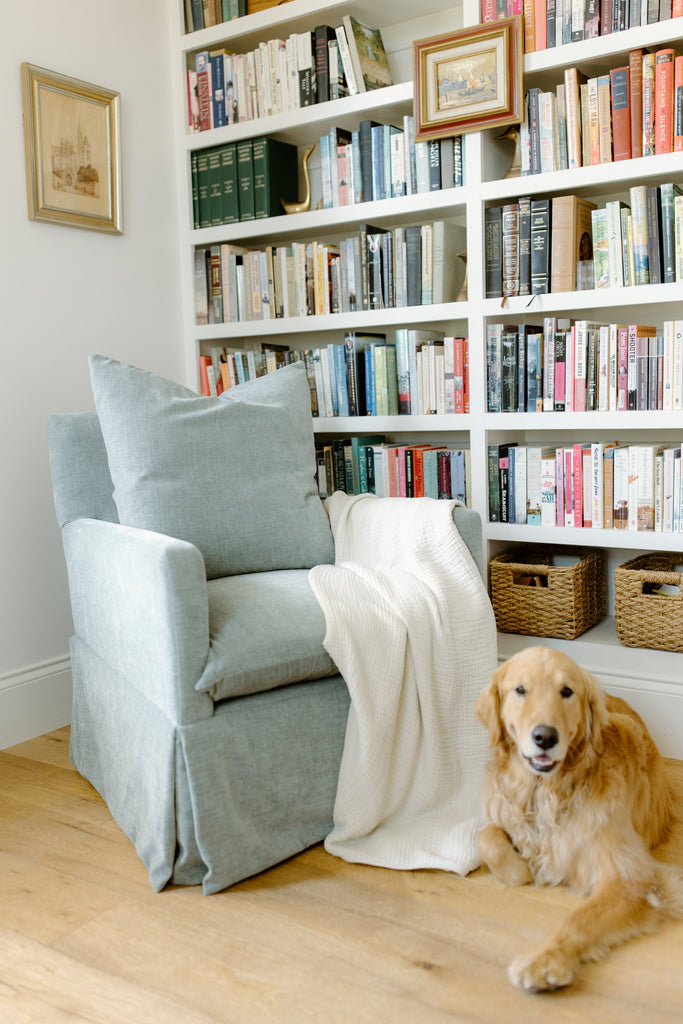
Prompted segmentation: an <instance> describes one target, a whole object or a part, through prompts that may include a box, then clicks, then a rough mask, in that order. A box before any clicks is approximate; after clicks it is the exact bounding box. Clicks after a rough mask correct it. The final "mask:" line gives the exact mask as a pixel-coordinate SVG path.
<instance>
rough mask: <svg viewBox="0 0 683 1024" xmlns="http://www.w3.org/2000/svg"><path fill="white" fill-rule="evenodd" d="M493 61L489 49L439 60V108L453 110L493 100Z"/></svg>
mask: <svg viewBox="0 0 683 1024" xmlns="http://www.w3.org/2000/svg"><path fill="white" fill-rule="evenodd" d="M496 63H497V62H496V51H495V49H493V48H492V49H490V50H484V51H482V52H481V53H476V54H473V55H472V56H470V57H461V58H458V59H455V60H442V61H439V62H438V64H437V81H438V84H439V101H438V102H439V110H449V109H451V110H457V109H458V108H459V107H468V106H470V105H471V104H472V103H481V102H482V101H485V100H493V99H495V98H496V94H497V81H498V76H497V68H496Z"/></svg>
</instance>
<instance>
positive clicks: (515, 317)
mask: <svg viewBox="0 0 683 1024" xmlns="http://www.w3.org/2000/svg"><path fill="white" fill-rule="evenodd" d="M179 7H180V10H181V16H182V4H180V3H179ZM479 12H480V6H479V0H463V3H462V4H459V5H456V6H455V7H452V6H448V5H446V4H445V2H444V0H425V2H423V3H421V4H420V6H419V10H416V9H415V5H414V4H412V3H411V2H410V0H376V2H371V0H332V2H323V0H291V2H289V3H285V4H282V5H281V6H278V7H273V8H270V9H268V10H266V11H262V12H260V13H259V14H254V15H249V16H247V17H245V18H242V19H239V20H238V21H236V22H231V23H228V24H223V25H217V26H214V27H213V28H210V29H205V30H203V31H201V32H197V33H191V34H184V32H183V30H182V29H180V31H179V34H178V40H177V55H178V63H179V66H181V67H182V69H183V71H184V69H185V68H186V67H187V66H188V61H190V60H192V59H193V55H194V53H196V52H197V51H198V50H200V49H208V48H211V47H217V46H225V47H227V48H228V49H233V50H235V51H241V52H246V51H247V50H249V49H252V48H254V47H255V46H256V45H257V44H258V43H259V42H261V41H265V40H267V39H269V38H274V37H281V38H285V37H286V36H287V35H289V34H290V33H291V32H300V31H305V30H312V29H314V28H315V26H316V25H318V24H329V25H338V24H340V23H341V20H342V17H343V15H344V14H347V13H350V14H353V15H355V16H356V17H359V18H360V19H361V20H364V21H366V22H367V23H368V24H372V25H376V26H378V27H380V28H381V29H382V34H383V37H384V41H385V46H386V48H387V52H388V55H389V63H390V65H391V67H392V70H393V72H394V79H395V81H397V84H396V85H393V86H391V87H389V88H385V89H381V90H376V91H375V92H371V93H363V94H360V95H358V96H354V97H345V98H344V99H340V100H333V101H328V102H326V103H320V104H317V105H315V106H312V107H306V108H303V109H300V110H296V111H291V112H289V113H284V114H280V115H277V116H273V117H267V118H260V119H256V120H252V121H248V122H242V123H240V124H238V125H235V126H231V127H228V128H221V129H218V130H213V131H206V132H202V133H198V134H194V135H192V134H187V133H186V89H185V83H184V82H183V80H182V74H179V75H178V81H177V83H176V95H175V111H176V123H177V136H178V141H177V156H178V175H179V179H180V180H181V181H184V182H187V189H186V191H185V194H184V195H183V196H181V199H180V225H181V227H180V231H181V246H182V248H181V252H182V260H183V288H184V310H185V317H186V322H185V327H186V336H187V339H188V341H187V378H188V381H189V382H190V383H191V385H192V386H194V387H196V386H197V384H198V372H197V362H198V356H199V354H200V352H208V351H209V349H210V347H211V346H213V345H217V344H220V345H226V346H228V347H233V348H239V347H242V346H244V347H245V348H248V347H252V348H253V347H257V346H258V345H259V344H260V342H261V341H262V340H267V339H269V338H270V339H272V341H273V342H274V343H277V342H280V343H282V344H289V345H291V347H292V348H304V347H307V346H313V345H323V344H327V343H328V342H332V343H339V342H341V341H342V340H343V336H344V333H345V332H346V331H353V330H356V331H367V332H382V331H385V330H391V329H392V328H400V327H408V328H415V329H424V328H433V329H435V330H436V329H438V330H441V331H443V332H444V333H445V334H447V335H455V336H467V337H468V338H469V344H470V352H469V370H470V412H469V413H468V414H467V415H455V416H453V415H450V416H392V417H376V416H375V417H372V416H368V417H357V418H349V417H344V418H334V419H326V418H314V423H313V426H314V431H315V434H316V436H318V437H324V436H328V437H335V436H337V437H342V436H346V437H348V436H352V435H354V434H356V435H362V434H374V433H382V434H385V435H386V436H387V439H388V440H391V441H399V440H400V441H401V442H403V440H406V441H411V440H413V441H426V442H433V443H436V442H439V443H441V442H444V441H445V442H447V443H449V444H452V446H453V447H458V446H462V447H469V448H470V451H471V465H472V481H471V492H472V504H473V507H474V508H475V509H476V510H477V511H478V512H479V513H480V515H481V519H482V528H483V547H484V556H485V558H486V557H488V556H490V555H491V554H493V553H494V552H498V551H500V550H502V549H503V548H504V547H505V546H507V545H512V544H528V543H534V544H539V543H540V544H543V545H556V544H563V545H570V546H593V547H600V548H603V549H604V550H605V552H606V554H607V558H606V561H607V572H608V582H609V587H610V598H609V601H610V604H611V606H612V607H610V611H613V601H614V596H613V583H612V578H613V572H614V568H615V566H616V565H618V564H620V562H622V561H624V560H625V559H626V558H627V557H632V555H633V554H634V553H637V552H638V551H648V550H652V551H675V552H678V551H683V533H678V534H665V533H651V532H647V533H646V532H640V531H633V532H631V531H622V530H597V529H569V528H564V527H554V528H541V527H533V526H526V525H520V526H514V525H508V524H501V523H494V522H489V521H488V476H487V454H488V446H489V445H490V444H500V443H503V442H505V441H508V442H509V441H513V440H517V441H518V442H519V444H520V445H523V444H525V443H529V444H535V443H538V442H540V443H546V442H547V443H548V444H551V443H552V440H554V441H556V442H557V443H558V444H562V445H569V444H571V443H573V442H574V441H578V440H582V441H586V442H587V441H590V440H618V441H619V442H620V444H622V445H628V444H646V443H652V444H655V443H664V442H667V443H671V444H674V443H677V442H678V443H680V442H683V429H681V428H682V427H683V414H682V413H671V412H628V413H626V412H624V413H614V412H612V413H609V412H594V413H535V414H527V413H507V414H493V413H488V412H487V411H486V409H487V386H486V332H487V326H488V325H489V324H493V323H501V324H508V323H510V324H521V323H524V324H536V325H542V322H543V317H545V316H551V315H555V316H558V317H567V318H571V319H572V320H580V319H585V320H591V321H597V322H603V323H616V322H619V323H622V324H628V323H639V324H653V325H655V326H657V327H659V328H661V326H662V323H663V322H664V321H666V320H680V319H682V318H683V305H682V301H681V296H682V295H683V291H682V286H681V283H680V282H678V283H677V284H657V285H647V286H638V287H630V288H609V289H597V290H593V291H581V292H555V293H549V294H544V295H537V296H533V297H531V296H523V297H519V296H517V297H513V298H509V299H507V300H506V301H505V302H504V304H503V303H502V300H501V299H500V298H497V299H486V298H485V294H486V289H485V234H484V213H485V210H486V208H487V207H489V206H494V205H502V204H503V203H506V202H510V201H512V200H514V199H516V198H518V197H519V196H524V195H531V196H532V197H553V196H560V195H567V194H576V195H579V196H582V197H584V198H587V199H590V200H592V201H594V202H597V203H598V204H599V205H604V203H605V202H606V201H608V200H610V199H628V197H629V190H630V188H631V186H633V185H638V184H645V185H648V186H650V185H660V184H663V183H665V182H670V181H675V182H678V183H680V184H681V185H683V154H682V153H671V154H666V155H662V156H650V157H643V158H639V159H634V160H624V161H618V162H615V163H604V164H599V165H595V166H588V167H581V168H578V169H576V170H572V171H567V170H564V171H555V172H551V173H545V174H536V175H529V176H525V177H523V178H522V177H516V178H515V177H509V178H508V177H503V175H505V174H506V172H507V170H508V167H509V155H508V157H507V162H506V155H505V154H506V149H505V146H506V144H505V143H501V142H499V141H496V140H494V138H493V136H494V135H495V133H473V134H470V135H467V136H464V137H463V142H464V146H463V164H464V176H465V185H464V186H463V187H460V188H455V189H448V190H444V191H442V192H430V193H423V194H420V195H414V196H408V197H403V198H400V199H385V200H381V201H375V202H368V203H362V204H359V205H356V206H346V207H338V208H334V209H321V210H311V211H309V212H307V213H303V214H296V215H292V216H290V217H284V216H282V217H273V218H270V219H268V220H260V221H248V222H242V223H236V224H229V225H223V226H220V227H212V228H204V229H202V230H195V231H193V230H191V221H190V214H191V203H190V180H191V179H190V158H191V154H192V153H193V152H194V151H195V150H199V149H203V148H206V147H210V146H214V145H222V144H224V143H227V142H234V141H238V140H240V139H245V138H252V137H256V136H259V135H272V136H274V137H276V138H278V139H281V140H284V141H290V142H294V143H296V145H297V147H298V148H299V154H300V155H301V153H302V151H303V149H304V148H305V147H306V146H308V145H310V144H311V143H313V142H318V140H319V138H320V136H321V135H323V134H324V133H326V132H327V131H328V130H329V129H330V128H331V127H333V126H336V127H346V128H348V129H356V128H358V124H359V121H360V120H361V119H363V118H372V119H374V120H377V121H380V122H384V123H396V124H398V123H399V121H398V120H394V119H398V118H399V117H402V116H403V115H404V114H406V113H410V112H411V110H412V103H413V87H412V82H411V81H410V78H411V75H412V72H411V68H412V62H411V55H412V41H413V39H416V38H422V37H426V36H429V35H434V34H437V33H439V32H441V31H443V32H446V31H448V30H450V29H456V28H458V27H461V26H463V25H474V24H476V23H478V22H479ZM682 38H683V18H679V19H676V20H669V21H663V22H658V23H655V24H651V25H647V26H645V27H642V28H638V29H631V30H628V31H626V32H619V33H614V34H612V35H607V36H599V37H597V38H594V39H587V40H585V41H583V42H581V43H571V44H567V45H564V46H559V47H555V48H553V49H548V50H544V51H541V52H539V53H531V54H528V55H527V56H526V57H525V61H524V65H525V88H529V87H532V86H538V87H539V88H542V89H551V88H552V89H554V88H555V86H556V85H557V84H559V83H561V82H562V81H563V76H564V70H565V69H566V68H570V67H578V68H580V70H581V71H583V72H584V73H585V74H587V75H589V76H590V75H591V74H594V73H597V71H600V73H602V74H605V73H606V72H607V71H608V70H610V69H612V68H615V67H617V66H619V64H623V63H625V62H626V61H625V60H624V58H626V60H627V58H628V53H629V51H630V50H632V49H635V48H638V47H646V48H650V49H653V50H654V49H657V48H659V47H663V46H667V45H670V44H673V45H676V42H678V44H679V48H680V45H681V44H680V40H681V39H682ZM314 161H315V154H314V157H313V159H312V161H311V166H312V167H313V164H314ZM312 173H319V171H318V170H317V168H314V170H313V171H312ZM433 220H444V221H445V222H446V225H447V227H448V225H451V226H453V225H454V224H455V225H458V227H459V229H462V227H466V232H467V241H466V248H467V259H468V274H467V281H468V284H467V289H468V291H467V296H468V297H467V300H466V301H457V302H449V303H443V304H439V305H432V306H413V307H399V308H392V309H385V310H372V311H365V312H362V311H359V312H354V313H337V314H332V315H329V316H308V317H296V318H289V319H277V320H266V321H247V322H239V323H217V324H211V325H207V326H202V327H197V326H196V325H195V323H194V319H195V316H194V312H195V310H194V291H193V278H194V266H193V253H194V248H195V247H207V246H211V245H218V244H220V243H223V242H228V243H233V244H239V245H244V246H246V247H252V248H257V247H264V246H266V245H270V244H272V245H281V244H288V243H289V242H290V241H297V240H299V241H302V240H306V241H308V240H314V239H315V240H324V241H330V242H332V241H334V240H335V239H341V238H344V237H348V236H350V235H351V234H353V233H354V232H355V231H356V229H357V227H358V225H359V224H362V223H372V224H376V225H378V226H379V227H386V228H391V227H398V226H405V225H409V224H420V223H422V224H424V223H427V222H429V221H433ZM316 338H320V341H316V340H314V339H316ZM297 339H300V341H298V340H297ZM551 439H552V440H551ZM531 642H540V643H548V644H550V645H551V646H558V647H562V648H564V649H567V650H568V651H569V653H571V654H572V655H573V656H574V657H575V658H576V659H577V660H579V661H580V662H581V663H582V664H583V665H584V666H585V667H586V668H587V669H589V670H591V671H594V672H596V673H597V674H598V675H601V676H603V677H604V678H605V679H607V680H609V682H610V684H611V685H612V686H613V688H614V689H615V692H620V693H621V695H623V696H626V697H627V699H630V696H631V695H632V694H633V693H634V692H635V691H636V690H637V691H638V693H639V694H641V696H642V695H643V694H644V695H645V696H644V697H643V699H644V700H647V699H648V694H650V695H651V696H652V701H653V703H652V707H653V708H656V707H658V706H659V705H658V704H657V701H659V700H660V697H661V699H662V700H665V699H666V701H668V700H669V699H670V698H672V697H673V695H674V694H676V695H678V696H679V697H680V698H683V690H681V688H680V679H681V678H683V662H682V659H681V656H680V655H678V654H672V653H669V652H659V651H646V650H643V651H640V650H634V649H631V648H625V647H623V646H622V645H621V644H620V643H619V641H618V639H617V637H616V632H615V628H614V622H613V620H612V619H607V620H605V621H604V622H603V623H601V624H600V625H599V626H597V627H595V628H594V629H593V630H590V631H589V632H588V633H587V634H585V635H584V636H583V637H580V638H578V640H575V641H555V640H543V639H540V638H529V637H518V636H511V635H509V634H500V635H499V655H500V657H501V658H503V657H508V656H510V655H511V654H512V653H514V651H515V650H517V649H520V648H521V647H523V646H526V645H527V644H528V643H531ZM636 706H638V705H637V704H636ZM666 706H667V707H671V708H674V709H676V713H677V714H678V715H679V720H680V707H681V705H680V702H679V703H677V704H674V705H669V704H667V705H666ZM645 710H647V707H646V706H645ZM673 713H674V712H673V711H671V712H667V715H669V717H671V715H672V714H673ZM665 717H666V716H665ZM678 737H679V740H680V743H682V744H683V740H682V739H680V729H679V731H678ZM677 742H678V740H677ZM681 755H683V746H680V747H679V750H678V754H677V755H674V756H681Z"/></svg>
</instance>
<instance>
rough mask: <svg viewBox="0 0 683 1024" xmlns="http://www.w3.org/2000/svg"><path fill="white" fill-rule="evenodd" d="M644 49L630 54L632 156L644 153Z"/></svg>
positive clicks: (632, 51)
mask: <svg viewBox="0 0 683 1024" xmlns="http://www.w3.org/2000/svg"><path fill="white" fill-rule="evenodd" d="M643 52H644V51H643V50H631V52H630V53H629V55H628V70H629V84H630V88H631V156H632V157H633V158H634V159H635V157H638V156H642V155H643Z"/></svg>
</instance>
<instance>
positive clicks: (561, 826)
mask: <svg viewBox="0 0 683 1024" xmlns="http://www.w3.org/2000/svg"><path fill="white" fill-rule="evenodd" d="M476 710H477V714H478V715H479V717H480V719H481V720H482V721H483V723H484V724H485V725H486V726H487V728H488V729H489V732H490V734H491V745H492V748H493V749H492V754H491V759H490V763H489V768H488V774H487V779H486V784H485V814H486V820H487V824H486V825H485V826H484V828H483V829H482V831H481V834H480V836H479V852H480V855H481V857H482V860H483V861H484V863H485V864H486V865H488V867H489V868H490V870H491V871H492V873H493V874H494V875H495V876H496V877H498V878H499V879H500V880H501V881H503V882H505V883H507V884H509V885H523V884H524V883H526V882H532V881H534V882H536V883H538V884H540V885H557V884H560V883H566V884H568V885H569V886H571V887H572V888H573V889H575V890H576V891H578V892H580V893H582V894H584V895H586V896H588V899H587V901H586V902H585V903H583V904H582V905H581V906H580V907H579V908H578V909H577V910H576V911H574V913H572V914H571V915H570V916H569V917H568V918H567V919H566V920H565V921H563V922H562V923H561V924H560V925H559V927H558V928H557V929H556V931H555V932H554V933H553V934H552V935H551V936H550V938H549V939H548V940H547V941H546V942H545V943H544V944H543V945H542V946H541V947H540V948H539V949H538V950H536V951H535V952H534V953H532V954H531V955H530V956H525V957H522V958H520V959H518V960H516V961H515V962H514V963H512V964H511V965H510V968H509V972H508V973H509V975H510V978H511V980H512V981H513V982H514V983H515V984H516V985H519V986H520V987H522V988H525V989H527V990H529V991H533V992H539V991H544V990H547V989H553V988H558V987H561V986H564V985H568V984H569V983H570V982H571V980H572V978H573V977H574V974H575V972H576V969H577V968H578V966H579V964H580V963H581V962H582V961H585V960H592V959H596V958H597V957H598V956H599V955H600V954H601V953H602V952H604V951H605V950H606V949H607V948H608V947H610V946H613V945H616V944H617V943H619V942H622V941H624V940H626V939H627V938H629V937H632V936H634V935H638V934H641V933H644V932H647V931H653V930H655V929H656V928H657V926H658V925H659V923H660V922H661V921H662V920H663V919H665V918H666V917H670V916H673V915H680V914H681V912H682V911H683V883H682V881H681V878H680V873H677V872H676V870H675V869H673V868H670V867H669V866H668V865H664V864H661V863H659V862H658V861H656V860H655V859H654V858H653V857H652V855H651V854H650V852H649V851H650V849H651V848H652V847H654V846H656V845H657V844H658V843H659V842H661V841H662V840H663V839H664V837H665V836H666V834H667V832H668V830H669V828H670V827H671V824H672V816H673V810H672V808H673V797H672V793H671V790H670V786H669V784H668V782H667V778H666V775H665V772H664V766H663V764H662V759H661V757H660V755H659V752H658V750H657V748H656V746H655V744H654V742H653V740H652V739H651V737H650V735H649V733H648V731H647V729H646V728H645V725H644V724H643V722H642V720H641V719H640V718H639V716H638V715H637V714H636V713H635V711H633V710H632V708H630V707H629V705H628V704H627V703H626V702H625V701H623V700H620V699H619V698H617V697H612V696H607V695H605V694H604V693H603V692H602V690H601V689H600V687H599V685H598V683H597V681H596V680H595V679H594V678H593V677H592V676H591V675H590V674H589V673H588V672H585V671H584V670H583V669H582V668H580V667H579V666H578V665H577V664H575V662H573V661H572V659H571V658H569V657H568V656H567V655H565V654H562V653H561V652H558V651H555V650H552V649H550V648H546V647H529V648H527V649H526V650H524V651H521V652H520V653H519V654H517V655H515V657H513V658H511V659H510V660H509V661H507V662H506V663H505V664H504V665H501V666H500V667H499V668H498V669H497V670H496V671H495V672H494V673H493V676H492V678H491V682H490V685H489V686H488V687H487V689H486V690H484V692H483V693H482V694H481V696H480V697H479V700H478V702H477V706H476Z"/></svg>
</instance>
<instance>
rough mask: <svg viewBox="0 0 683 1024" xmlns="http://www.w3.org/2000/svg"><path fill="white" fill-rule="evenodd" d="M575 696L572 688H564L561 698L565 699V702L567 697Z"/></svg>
mask: <svg viewBox="0 0 683 1024" xmlns="http://www.w3.org/2000/svg"><path fill="white" fill-rule="evenodd" d="M573 696H574V691H573V690H572V688H571V686H563V687H562V689H561V690H560V697H564V699H565V700H566V699H567V697H573Z"/></svg>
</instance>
